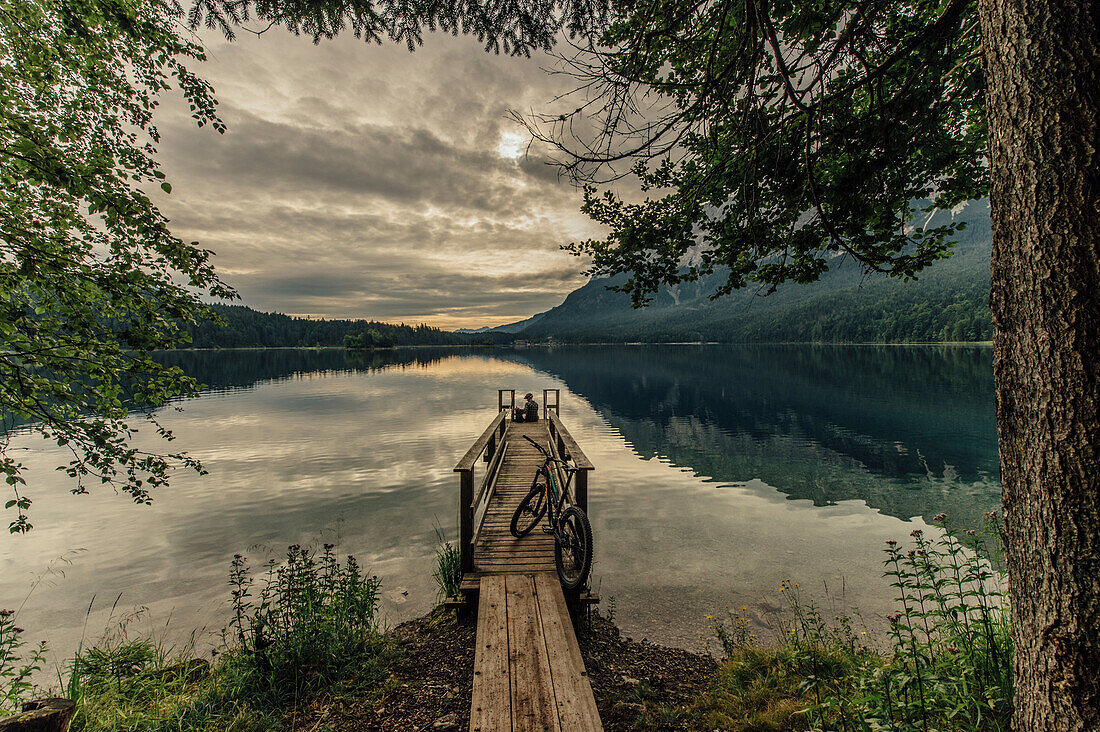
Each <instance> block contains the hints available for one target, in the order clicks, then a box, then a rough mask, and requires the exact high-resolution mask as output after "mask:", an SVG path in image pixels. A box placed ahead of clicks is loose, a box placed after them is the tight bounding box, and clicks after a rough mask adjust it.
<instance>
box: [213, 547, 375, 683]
mask: <svg viewBox="0 0 1100 732" xmlns="http://www.w3.org/2000/svg"><path fill="white" fill-rule="evenodd" d="M229 582H230V585H231V587H232V598H233V618H232V620H231V621H230V625H229V629H228V631H229V633H231V634H233V635H234V636H235V638H234V640H235V641H236V643H237V646H236V647H235V648H234V649H233V651H232V652H233V654H234V660H235V662H236V663H237V664H239V666H240V671H242V672H243V673H244V675H245V676H246V677H248V678H249V679H250V680H251V681H252V686H253V691H254V692H255V693H258V694H260V695H262V696H263V697H264V698H265V700H266V701H267V702H268V703H270V704H273V705H282V704H286V703H287V702H289V701H291V700H293V699H297V698H299V697H303V696H307V695H309V694H311V693H315V692H317V691H319V690H321V689H326V690H330V691H331V690H336V691H337V692H339V691H342V690H351V689H353V688H355V689H358V690H363V689H364V688H365V687H367V686H370V685H371V684H373V683H375V682H377V681H378V680H379V675H380V672H381V666H380V661H381V659H382V658H384V657H385V656H386V655H387V653H386V651H387V644H386V641H385V639H384V638H383V636H382V634H381V633H380V632H379V629H378V624H377V618H376V611H377V609H378V592H379V589H380V587H381V584H382V583H381V580H379V579H378V577H375V576H373V575H372V576H365V575H364V574H363V572H362V571H361V569H360V568H359V564H358V562H356V560H355V557H352V556H349V557H347V561H346V563H344V564H341V563H340V562H339V561H338V560H337V559H336V556H335V554H334V553H333V545H332V544H325V545H324V551H323V553H322V554H321V555H320V556H319V557H315V556H314V554H313V553H312V552H311V551H310V550H309V549H305V548H302V547H300V546H297V545H295V546H292V547H290V549H289V550H288V551H287V560H286V562H285V563H283V564H276V563H274V561H271V562H268V564H267V570H266V573H265V574H264V577H263V582H262V585H261V586H260V588H259V590H258V594H256V595H255V596H253V590H254V589H255V588H256V582H255V580H254V579H253V577H252V575H251V573H250V571H249V568H248V564H247V562H246V560H245V558H244V557H243V556H241V555H239V554H238V555H236V556H235V557H234V558H233V563H232V568H231V571H230V580H229Z"/></svg>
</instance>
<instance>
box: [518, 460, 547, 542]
mask: <svg viewBox="0 0 1100 732" xmlns="http://www.w3.org/2000/svg"><path fill="white" fill-rule="evenodd" d="M545 515H546V489H545V488H544V487H543V486H542V485H541V484H540V483H539V477H538V476H537V475H536V476H535V479H534V480H533V481H531V490H530V492H528V494H527V496H526V497H525V498H524V499H523V500H522V501H520V503H519V505H518V506H516V510H515V513H513V514H512V525H511V527H510V528H511V530H512V536H514V537H516V538H517V539H518V538H520V537H521V536H527V534H529V533H530V532H531V529H533V528H535V527H536V526H538V525H539V521H542V517H543V516H545Z"/></svg>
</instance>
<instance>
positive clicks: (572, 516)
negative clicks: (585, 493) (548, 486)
mask: <svg viewBox="0 0 1100 732" xmlns="http://www.w3.org/2000/svg"><path fill="white" fill-rule="evenodd" d="M554 537H555V539H554V563H555V564H556V565H557V567H558V577H560V578H561V584H562V586H563V587H565V589H567V590H575V589H577V588H578V587H581V586H583V585H584V583H585V580H587V579H588V572H589V570H591V569H592V524H590V523H589V521H588V517H587V516H585V515H584V511H582V510H580V509H579V508H577V507H576V506H570V507H569V508H567V509H565V511H563V512H562V515H561V519H560V520H559V521H558V530H557V531H556V532H555V533H554Z"/></svg>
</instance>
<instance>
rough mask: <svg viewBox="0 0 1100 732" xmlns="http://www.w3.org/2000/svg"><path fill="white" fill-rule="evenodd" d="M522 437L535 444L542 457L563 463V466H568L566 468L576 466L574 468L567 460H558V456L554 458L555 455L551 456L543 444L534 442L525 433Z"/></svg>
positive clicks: (572, 468)
mask: <svg viewBox="0 0 1100 732" xmlns="http://www.w3.org/2000/svg"><path fill="white" fill-rule="evenodd" d="M523 439H525V440H527V441H528V442H530V443H531V444H532V445H534V446H535V447H536V448H537V449H538V451H539V452H541V453H542V456H543V457H544V458H546V459H547V460H553V461H554V462H555V463H561V464H562V465H564V466H565V467H566V468H568V469H571V470H576V468H574V467H573V466H572V465H570V464H569V462H568V461H567V460H560V459H558V458H556V457H553V456H552V455H551V454H550V452H549V450H547V449H546V448H545V447H543V446H542V445H540V444H539V443H537V442H535V441H534V440H532V439H531V438H530V437H528V436H527V435H523Z"/></svg>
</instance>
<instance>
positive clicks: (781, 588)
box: [779, 587, 787, 592]
mask: <svg viewBox="0 0 1100 732" xmlns="http://www.w3.org/2000/svg"><path fill="white" fill-rule="evenodd" d="M785 589H787V588H786V587H780V588H779V591H780V592H782V591H783V590H785Z"/></svg>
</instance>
